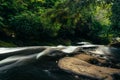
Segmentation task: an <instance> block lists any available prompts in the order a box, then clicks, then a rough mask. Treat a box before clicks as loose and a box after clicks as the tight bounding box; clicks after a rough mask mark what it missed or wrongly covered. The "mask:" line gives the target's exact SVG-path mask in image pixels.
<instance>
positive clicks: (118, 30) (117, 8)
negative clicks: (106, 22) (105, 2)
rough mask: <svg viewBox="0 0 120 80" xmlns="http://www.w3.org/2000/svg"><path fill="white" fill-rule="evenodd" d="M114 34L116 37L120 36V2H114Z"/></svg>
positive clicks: (117, 0)
mask: <svg viewBox="0 0 120 80" xmlns="http://www.w3.org/2000/svg"><path fill="white" fill-rule="evenodd" d="M111 21H112V28H111V29H112V32H113V33H115V34H114V36H120V1H119V0H114V2H113V6H112V16H111Z"/></svg>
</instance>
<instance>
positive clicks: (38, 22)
mask: <svg viewBox="0 0 120 80" xmlns="http://www.w3.org/2000/svg"><path fill="white" fill-rule="evenodd" d="M119 36H120V0H0V46H7V47H8V46H32V45H58V44H63V45H71V44H72V43H74V42H77V41H90V42H92V43H99V44H108V43H109V42H110V41H111V39H112V38H114V37H119Z"/></svg>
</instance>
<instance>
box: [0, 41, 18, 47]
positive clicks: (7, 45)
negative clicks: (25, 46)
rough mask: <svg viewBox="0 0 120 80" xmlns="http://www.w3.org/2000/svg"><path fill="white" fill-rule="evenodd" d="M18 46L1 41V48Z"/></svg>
mask: <svg viewBox="0 0 120 80" xmlns="http://www.w3.org/2000/svg"><path fill="white" fill-rule="evenodd" d="M16 46H17V45H15V44H13V43H9V42H4V41H0V47H16Z"/></svg>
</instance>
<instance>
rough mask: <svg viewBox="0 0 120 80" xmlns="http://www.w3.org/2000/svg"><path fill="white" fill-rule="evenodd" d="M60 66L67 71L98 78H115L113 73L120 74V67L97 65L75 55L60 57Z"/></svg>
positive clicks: (107, 79) (112, 79)
mask: <svg viewBox="0 0 120 80" xmlns="http://www.w3.org/2000/svg"><path fill="white" fill-rule="evenodd" d="M58 66H59V67H60V68H61V69H63V70H64V71H66V72H69V73H75V74H78V75H82V76H86V77H89V78H92V79H97V80H98V79H99V80H114V76H112V75H120V69H115V68H108V67H101V66H96V65H93V64H90V63H88V62H86V61H83V60H80V59H78V58H75V57H65V58H62V59H60V60H59V62H58ZM119 78H120V76H119Z"/></svg>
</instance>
